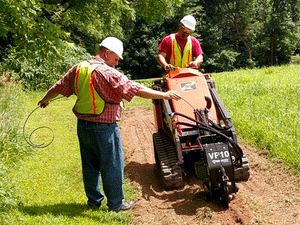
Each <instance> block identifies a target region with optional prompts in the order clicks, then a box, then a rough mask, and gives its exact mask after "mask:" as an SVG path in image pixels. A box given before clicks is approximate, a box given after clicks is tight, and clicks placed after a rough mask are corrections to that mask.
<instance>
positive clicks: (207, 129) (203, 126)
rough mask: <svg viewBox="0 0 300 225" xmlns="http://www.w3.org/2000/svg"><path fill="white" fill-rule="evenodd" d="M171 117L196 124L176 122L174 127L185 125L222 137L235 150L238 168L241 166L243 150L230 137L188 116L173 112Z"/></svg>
mask: <svg viewBox="0 0 300 225" xmlns="http://www.w3.org/2000/svg"><path fill="white" fill-rule="evenodd" d="M173 115H178V116H182V117H185V118H187V119H189V120H191V121H193V122H195V123H196V125H195V124H190V123H186V122H176V123H175V124H176V125H185V126H189V127H194V128H197V129H202V130H206V131H210V132H212V133H215V134H218V135H220V136H222V137H224V138H225V139H226V140H227V141H228V142H229V143H230V144H231V145H232V146H233V148H234V149H235V151H236V153H237V155H238V159H237V161H238V166H242V158H243V155H244V153H243V150H242V149H241V147H240V146H239V145H238V144H237V143H236V142H235V141H234V140H232V139H231V138H230V137H228V136H226V135H225V134H223V133H222V132H220V131H218V130H216V129H215V128H212V127H209V126H207V125H206V124H204V123H201V122H199V121H197V120H195V119H193V118H191V117H189V116H186V115H184V114H182V113H176V112H174V113H173Z"/></svg>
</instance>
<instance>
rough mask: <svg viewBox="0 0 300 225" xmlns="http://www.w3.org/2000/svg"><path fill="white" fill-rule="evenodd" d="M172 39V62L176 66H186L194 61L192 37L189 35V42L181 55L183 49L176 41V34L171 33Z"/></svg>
mask: <svg viewBox="0 0 300 225" xmlns="http://www.w3.org/2000/svg"><path fill="white" fill-rule="evenodd" d="M171 40H172V53H171V58H170V63H171V64H172V65H173V66H174V67H175V68H185V67H187V66H188V65H189V63H190V62H191V61H192V39H191V36H188V38H187V42H186V44H185V47H184V50H183V55H181V49H180V47H179V45H178V43H177V41H176V38H175V34H171Z"/></svg>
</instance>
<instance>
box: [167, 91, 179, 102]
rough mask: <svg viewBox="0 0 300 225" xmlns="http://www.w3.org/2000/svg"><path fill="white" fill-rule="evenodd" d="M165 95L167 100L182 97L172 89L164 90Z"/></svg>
mask: <svg viewBox="0 0 300 225" xmlns="http://www.w3.org/2000/svg"><path fill="white" fill-rule="evenodd" d="M165 95H166V99H168V100H170V99H175V100H180V99H181V98H182V97H181V95H180V94H179V93H178V92H177V91H173V90H171V91H167V92H165Z"/></svg>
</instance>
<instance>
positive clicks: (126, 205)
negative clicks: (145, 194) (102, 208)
mask: <svg viewBox="0 0 300 225" xmlns="http://www.w3.org/2000/svg"><path fill="white" fill-rule="evenodd" d="M133 204H134V201H127V202H123V203H122V205H121V206H120V208H119V209H112V211H115V212H119V211H125V210H128V209H130V208H131V207H132V206H133Z"/></svg>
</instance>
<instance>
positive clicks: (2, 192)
mask: <svg viewBox="0 0 300 225" xmlns="http://www.w3.org/2000/svg"><path fill="white" fill-rule="evenodd" d="M299 69H300V67H299V66H294V65H290V66H281V67H270V68H264V69H254V70H240V71H235V72H230V73H219V74H213V75H212V78H213V79H214V80H215V82H216V87H217V91H218V93H219V95H220V97H221V99H222V100H223V102H224V104H225V106H226V108H227V110H228V111H229V114H230V115H231V117H232V119H233V124H234V126H235V128H236V131H237V134H238V137H240V138H242V139H243V140H244V141H245V142H248V143H251V144H253V145H255V146H257V147H259V148H261V149H262V151H264V152H266V153H268V155H269V156H270V157H271V158H273V159H279V160H280V161H282V162H283V163H285V164H287V165H289V166H292V167H294V168H296V169H297V170H298V171H299V169H300V155H299V147H300V141H299V140H300V137H299V136H300V133H299V125H300V124H299V123H300V122H299V102H300V101H299V100H300V97H299V96H300V93H299V92H300V82H299V77H298V76H299V75H298V73H299ZM0 84H1V83H0ZM43 94H44V93H40V92H29V93H28V92H24V91H22V90H21V88H20V87H19V86H17V85H4V86H3V85H2V86H1V85H0V110H1V114H0V115H1V117H0V119H1V120H0V160H1V164H0V224H131V221H132V217H133V215H132V214H131V213H130V212H121V213H114V212H109V211H108V210H107V207H106V205H105V202H104V204H103V206H102V207H101V210H99V211H93V210H90V209H88V208H87V207H86V197H85V194H84V190H83V184H82V176H81V163H80V153H79V148H78V142H77V136H76V118H75V117H74V115H73V114H72V112H71V108H72V106H73V104H74V97H70V98H69V99H66V98H62V99H59V100H56V101H54V102H52V103H51V105H50V106H49V107H48V108H46V109H38V110H37V111H36V112H35V113H34V114H33V115H32V116H31V117H30V119H29V121H28V124H27V126H26V135H27V136H28V135H29V134H30V133H31V131H32V130H34V129H35V128H37V127H39V126H49V127H50V128H51V129H52V130H53V133H54V135H55V139H54V141H53V143H52V144H51V145H50V146H48V147H47V148H41V149H33V148H31V147H29V146H28V144H27V143H26V142H25V141H24V139H23V136H22V126H23V123H24V121H25V119H26V117H27V115H28V114H29V113H30V112H31V111H32V110H33V109H34V108H35V107H36V104H37V102H38V100H39V99H40V98H41V97H42V96H43ZM125 107H126V110H130V109H134V108H135V107H146V108H148V109H151V108H152V104H151V100H143V99H140V98H134V100H133V101H132V102H131V103H127V102H125ZM51 139H52V136H51V131H49V130H47V129H43V130H41V132H39V133H37V134H34V135H33V138H32V140H33V141H34V143H36V144H42V143H47V142H49V141H51ZM125 193H126V196H125V199H126V200H127V199H132V198H134V196H135V193H134V190H133V188H132V187H131V186H130V185H128V182H127V181H126V180H125Z"/></svg>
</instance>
